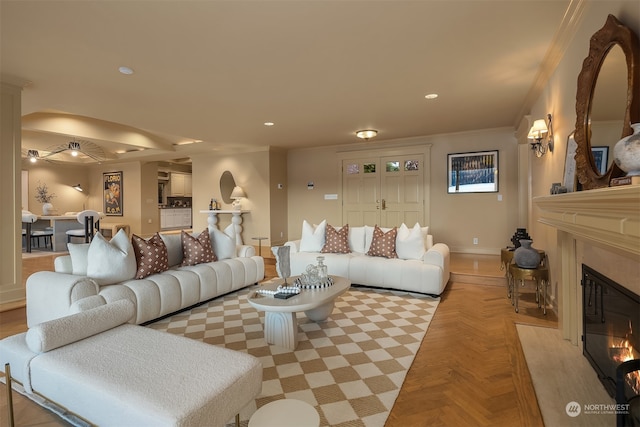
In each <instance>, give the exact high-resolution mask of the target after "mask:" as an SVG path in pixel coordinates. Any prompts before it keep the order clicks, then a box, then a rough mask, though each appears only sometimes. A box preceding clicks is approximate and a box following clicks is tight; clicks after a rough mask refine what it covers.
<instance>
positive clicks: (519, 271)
mask: <svg viewBox="0 0 640 427" xmlns="http://www.w3.org/2000/svg"><path fill="white" fill-rule="evenodd" d="M509 275H510V276H511V280H512V283H513V298H512V302H511V303H512V304H513V305H515V308H516V313H518V284H520V285H521V286H523V287H524V282H525V280H533V281H534V282H535V283H536V302H537V303H538V308H540V306H541V305H542V313H543V314H545V315H546V314H547V286H548V285H549V269H548V268H547V265H546V262H544V264H543V263H542V262H541V265H539V266H538V267H537V268H522V267H518V265H517V264H510V265H509ZM541 288H542V289H541ZM541 290H542V292H543V297H542V298H540V291H541ZM541 300H542V303H541Z"/></svg>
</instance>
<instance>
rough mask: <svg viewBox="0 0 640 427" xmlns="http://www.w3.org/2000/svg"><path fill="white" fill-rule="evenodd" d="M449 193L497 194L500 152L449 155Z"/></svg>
mask: <svg viewBox="0 0 640 427" xmlns="http://www.w3.org/2000/svg"><path fill="white" fill-rule="evenodd" d="M447 158H448V162H447V193H449V194H458V193H497V192H498V150H492V151H477V152H472V153H455V154H448V155H447Z"/></svg>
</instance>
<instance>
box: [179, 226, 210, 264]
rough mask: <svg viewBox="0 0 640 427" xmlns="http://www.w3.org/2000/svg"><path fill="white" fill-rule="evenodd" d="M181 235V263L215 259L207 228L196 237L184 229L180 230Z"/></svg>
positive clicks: (199, 262) (198, 262)
mask: <svg viewBox="0 0 640 427" xmlns="http://www.w3.org/2000/svg"><path fill="white" fill-rule="evenodd" d="M181 237H182V253H183V255H184V257H183V258H182V265H183V266H186V265H197V264H203V263H205V262H213V261H217V260H218V259H217V258H216V255H215V254H214V253H213V247H212V246H211V238H210V237H209V229H208V228H205V229H204V231H203V232H202V233H200V234H199V235H198V237H193V236H191V235H189V234H188V233H186V232H185V231H184V230H182V232H181Z"/></svg>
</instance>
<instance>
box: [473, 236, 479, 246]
mask: <svg viewBox="0 0 640 427" xmlns="http://www.w3.org/2000/svg"><path fill="white" fill-rule="evenodd" d="M473 244H474V245H477V244H478V238H477V237H474V238H473Z"/></svg>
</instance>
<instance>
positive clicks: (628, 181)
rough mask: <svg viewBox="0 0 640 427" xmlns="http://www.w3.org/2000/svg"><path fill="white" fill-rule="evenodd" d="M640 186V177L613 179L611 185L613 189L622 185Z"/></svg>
mask: <svg viewBox="0 0 640 427" xmlns="http://www.w3.org/2000/svg"><path fill="white" fill-rule="evenodd" d="M638 184H640V175H633V176H622V177H620V178H612V179H611V182H610V183H609V185H610V186H611V187H619V186H621V185H638Z"/></svg>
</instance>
